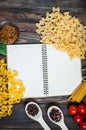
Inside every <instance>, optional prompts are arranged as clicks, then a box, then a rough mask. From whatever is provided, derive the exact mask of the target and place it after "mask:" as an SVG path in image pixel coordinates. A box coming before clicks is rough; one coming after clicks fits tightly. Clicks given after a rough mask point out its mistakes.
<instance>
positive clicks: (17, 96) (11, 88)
mask: <svg viewBox="0 0 86 130" xmlns="http://www.w3.org/2000/svg"><path fill="white" fill-rule="evenodd" d="M6 67H7V66H6V64H5V62H4V59H1V60H0V118H1V117H5V116H7V115H11V113H12V107H13V105H14V104H15V103H18V102H20V100H21V99H22V97H23V93H24V91H25V87H24V85H23V82H22V81H21V80H18V79H16V78H15V77H16V76H17V75H18V72H17V71H12V70H8V69H7V68H6Z"/></svg>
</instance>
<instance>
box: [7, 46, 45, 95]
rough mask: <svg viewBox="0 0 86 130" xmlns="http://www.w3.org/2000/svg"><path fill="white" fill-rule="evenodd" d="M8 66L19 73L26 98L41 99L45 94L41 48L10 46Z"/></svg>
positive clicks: (8, 49)
mask: <svg viewBox="0 0 86 130" xmlns="http://www.w3.org/2000/svg"><path fill="white" fill-rule="evenodd" d="M7 59H8V60H7V64H8V68H9V69H11V70H16V71H18V73H19V76H18V79H21V80H22V81H23V82H24V85H25V88H26V91H25V94H24V96H25V97H41V96H44V94H43V80H42V79H43V77H42V57H41V46H37V45H8V46H7Z"/></svg>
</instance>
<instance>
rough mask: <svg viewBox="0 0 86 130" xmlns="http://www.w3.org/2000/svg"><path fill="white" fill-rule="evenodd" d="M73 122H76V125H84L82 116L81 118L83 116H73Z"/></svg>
mask: <svg viewBox="0 0 86 130" xmlns="http://www.w3.org/2000/svg"><path fill="white" fill-rule="evenodd" d="M73 120H74V122H75V123H76V124H80V123H82V116H81V114H76V115H74V116H73Z"/></svg>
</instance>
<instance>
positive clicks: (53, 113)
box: [50, 108, 62, 122]
mask: <svg viewBox="0 0 86 130" xmlns="http://www.w3.org/2000/svg"><path fill="white" fill-rule="evenodd" d="M50 117H51V119H52V120H53V121H55V122H58V121H60V120H61V118H62V115H61V112H60V111H59V110H58V109H56V108H53V109H52V110H51V112H50Z"/></svg>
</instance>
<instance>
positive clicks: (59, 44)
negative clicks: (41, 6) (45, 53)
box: [36, 7, 86, 59]
mask: <svg viewBox="0 0 86 130" xmlns="http://www.w3.org/2000/svg"><path fill="white" fill-rule="evenodd" d="M36 26H37V27H38V29H37V30H36V32H37V33H38V34H40V35H41V40H40V41H41V42H42V43H46V44H49V45H52V46H54V47H55V48H56V49H58V50H60V51H64V52H66V53H67V54H68V55H69V57H70V58H71V59H72V58H80V59H81V58H84V55H85V51H86V26H84V25H82V24H81V23H80V21H79V19H77V18H75V17H72V16H71V15H70V14H69V12H64V13H61V12H60V9H59V8H55V7H53V8H52V12H51V13H49V12H47V13H46V17H45V18H42V19H41V20H40V21H39V23H37V24H36Z"/></svg>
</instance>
